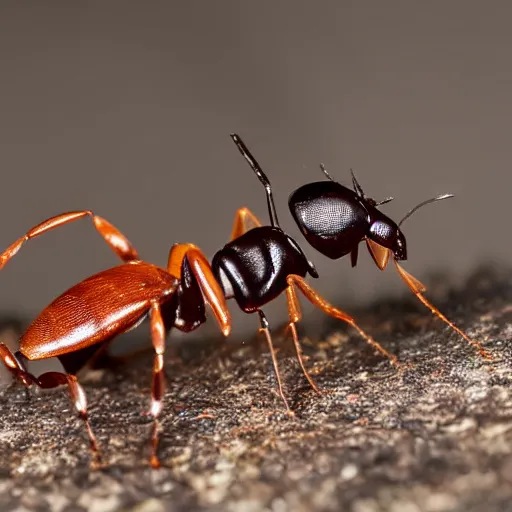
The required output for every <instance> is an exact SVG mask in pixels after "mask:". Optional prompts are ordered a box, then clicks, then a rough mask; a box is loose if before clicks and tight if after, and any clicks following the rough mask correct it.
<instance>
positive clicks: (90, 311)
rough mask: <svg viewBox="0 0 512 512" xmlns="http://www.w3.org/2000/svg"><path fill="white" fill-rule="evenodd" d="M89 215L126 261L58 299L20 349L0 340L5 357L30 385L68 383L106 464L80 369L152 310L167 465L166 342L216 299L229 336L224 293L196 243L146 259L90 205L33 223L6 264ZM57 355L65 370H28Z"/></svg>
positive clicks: (155, 392) (155, 407) (154, 460)
mask: <svg viewBox="0 0 512 512" xmlns="http://www.w3.org/2000/svg"><path fill="white" fill-rule="evenodd" d="M87 216H89V217H90V218H91V219H92V221H93V223H94V227H95V228H96V230H97V231H98V233H99V234H100V235H101V236H102V237H103V239H104V240H105V242H106V243H107V244H108V246H109V247H110V248H111V249H112V250H113V251H114V252H115V253H116V254H117V255H118V256H119V257H120V258H121V260H123V262H124V263H123V264H121V265H118V266H116V267H113V268H109V269H107V270H104V271H102V272H99V273H98V274H95V275H93V276H91V277H89V278H87V279H85V280H84V281H81V282H80V283H78V284H77V285H75V286H73V287H72V288H70V289H69V290H67V291H66V292H64V293H63V294H62V295H60V296H59V297H57V298H56V299H55V300H54V301H53V302H52V303H51V304H50V305H49V306H47V307H46V308H45V309H44V310H43V311H42V312H41V313H40V314H39V316H38V317H37V318H36V319H35V320H34V321H33V322H32V324H31V325H30V326H29V327H28V329H27V330H26V331H25V333H24V334H23V335H22V336H21V339H20V346H19V350H18V351H17V352H15V353H12V352H11V350H9V348H8V347H7V346H6V345H5V344H3V343H0V358H1V359H2V361H3V363H4V364H5V366H7V368H8V369H9V370H11V372H12V373H13V374H14V375H15V376H16V377H17V378H18V379H19V380H20V381H21V382H22V383H23V384H24V385H25V386H27V387H29V386H30V385H32V384H34V385H36V386H39V387H40V388H55V387H57V386H60V385H63V384H67V386H68V388H69V392H70V395H71V400H72V401H73V404H74V406H75V408H76V410H77V412H78V415H79V417H80V418H81V419H82V420H83V421H84V423H85V426H86V429H87V433H88V436H89V440H90V446H91V450H92V453H93V460H94V463H95V464H97V463H99V462H100V460H101V457H100V451H99V448H98V443H97V441H96V437H95V435H94V433H93V431H92V429H91V426H90V424H89V419H88V415H87V400H86V395H85V392H84V390H83V388H82V386H81V385H80V384H79V382H78V379H77V377H76V373H77V372H78V371H79V370H80V369H81V368H83V367H84V366H85V364H86V363H87V362H88V361H90V360H91V358H94V357H96V356H97V355H98V354H99V353H100V352H101V351H102V350H105V349H106V348H107V346H108V344H109V343H110V342H111V341H112V340H113V339H114V338H115V337H116V336H117V335H119V334H122V333H124V332H127V331H129V330H131V329H134V328H135V327H137V326H138V325H139V324H140V323H141V322H142V321H143V320H144V319H145V318H146V317H147V316H148V315H149V318H150V330H151V339H152V344H153V349H154V351H155V356H154V363H153V380H152V386H151V408H150V414H151V416H152V417H153V434H152V438H151V443H152V454H151V459H150V463H151V465H152V466H153V467H154V468H157V467H159V466H160V462H159V459H158V456H157V448H158V418H159V416H160V413H161V412H162V408H163V397H164V392H165V378H164V352H165V339H166V335H167V333H168V332H169V330H170V329H171V328H172V327H174V328H176V329H178V330H180V331H183V332H189V331H192V330H194V329H196V328H197V327H199V326H200V325H201V324H202V323H204V322H205V321H206V317H205V304H206V303H207V304H209V305H210V307H211V309H212V310H213V313H214V316H215V318H216V320H217V322H218V324H219V327H220V329H221V331H222V332H223V334H224V335H225V336H228V335H229V333H230V331H231V317H230V315H229V311H228V308H227V306H226V302H225V300H224V295H223V292H222V290H221V288H220V286H219V284H218V283H217V281H216V279H215V277H214V276H213V274H212V270H211V267H210V265H209V263H208V261H207V259H206V257H205V256H204V255H203V253H202V252H201V250H200V249H199V248H198V247H196V246H195V245H192V244H175V245H173V247H172V248H171V250H170V252H169V258H168V264H167V269H163V268H160V267H158V266H156V265H153V264H151V263H147V262H145V261H142V260H141V259H140V258H139V256H138V253H137V251H136V250H135V248H134V247H133V246H132V244H131V243H130V242H129V241H128V239H127V238H126V237H125V236H124V235H123V234H122V233H121V232H120V231H119V230H118V229H117V228H115V227H114V226H113V225H112V224H110V223H109V222H108V221H106V220H105V219H103V218H102V217H99V216H98V215H95V214H94V213H93V212H92V211H90V210H83V211H76V212H68V213H63V214H61V215H57V216H55V217H52V218H50V219H47V220H45V221H44V222H42V223H41V224H38V225H37V226H35V227H33V228H32V229H31V230H29V231H28V232H27V233H26V234H25V235H24V236H22V237H21V238H19V239H18V240H16V242H14V243H13V244H12V245H11V246H10V247H9V248H8V249H6V250H5V251H4V252H3V253H2V254H1V255H0V269H1V268H3V267H4V265H5V264H6V263H7V262H8V261H9V260H10V259H11V258H12V257H13V256H14V255H15V254H16V253H17V252H18V251H19V249H20V248H21V246H22V245H23V244H24V243H25V242H26V241H27V240H30V239H32V238H35V237H37V236H39V235H42V234H43V233H46V232H47V231H50V230H52V229H54V228H57V227H58V226H62V225H64V224H68V223H70V222H73V221H75V220H78V219H81V218H83V217H87ZM51 357H57V359H59V361H60V362H61V364H62V366H63V367H64V370H65V373H61V372H46V373H43V374H42V375H39V376H38V377H37V376H35V375H33V374H32V373H30V372H28V371H27V369H26V365H25V361H27V360H30V361H34V360H39V359H48V358H51Z"/></svg>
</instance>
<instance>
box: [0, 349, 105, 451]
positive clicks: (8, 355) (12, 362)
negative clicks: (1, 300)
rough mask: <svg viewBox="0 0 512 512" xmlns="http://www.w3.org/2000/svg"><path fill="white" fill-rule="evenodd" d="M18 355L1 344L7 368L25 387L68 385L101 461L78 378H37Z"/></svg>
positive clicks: (47, 375) (55, 374)
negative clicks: (32, 385)
mask: <svg viewBox="0 0 512 512" xmlns="http://www.w3.org/2000/svg"><path fill="white" fill-rule="evenodd" d="M18 354H19V353H17V354H13V353H12V352H11V351H10V350H9V348H8V347H7V346H6V345H4V344H3V343H1V344H0V358H1V359H2V361H3V363H4V364H5V366H7V368H9V370H11V371H12V372H13V373H14V375H15V376H16V377H17V378H19V379H20V380H21V381H22V382H23V383H24V384H25V386H27V387H28V386H30V385H31V384H35V385H36V386H38V387H40V388H42V389H49V388H56V387H57V386H61V385H63V384H67V386H68V388H69V392H70V395H71V401H72V402H73V405H74V406H75V409H76V410H77V412H78V416H79V417H80V419H82V420H83V422H84V423H85V427H86V429H87V434H88V436H89V441H90V446H91V451H92V453H93V456H94V458H95V460H96V461H98V460H99V459H100V453H99V449H98V443H97V441H96V436H95V435H94V433H93V431H92V429H91V425H90V423H89V418H88V415H87V398H86V395H85V391H84V389H83V388H82V386H81V385H80V384H79V382H78V379H77V378H76V376H75V375H72V374H67V373H60V372H46V373H43V374H42V375H40V376H39V377H36V376H35V375H32V374H31V373H29V372H28V371H27V370H26V369H25V366H24V365H23V363H22V362H21V361H20V359H21V358H22V357H23V356H22V355H21V354H19V355H20V357H17V355H18Z"/></svg>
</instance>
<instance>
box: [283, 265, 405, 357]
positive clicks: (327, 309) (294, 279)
mask: <svg viewBox="0 0 512 512" xmlns="http://www.w3.org/2000/svg"><path fill="white" fill-rule="evenodd" d="M286 280H287V282H288V284H289V285H290V286H296V287H297V288H298V289H299V290H300V291H301V292H302V293H303V294H304V296H305V297H306V299H308V300H309V302H311V304H313V305H314V306H316V307H317V308H319V309H321V310H322V311H323V312H324V313H326V314H327V315H329V316H332V317H334V318H337V319H338V320H342V321H343V322H346V323H348V324H350V325H351V326H352V327H353V328H354V329H355V330H356V331H357V332H358V333H359V334H360V335H361V336H362V337H363V338H364V339H365V341H366V342H367V343H368V344H369V345H371V346H372V347H374V348H375V349H377V350H378V351H379V352H380V353H381V354H382V355H384V356H385V357H387V358H388V359H389V360H390V361H391V363H393V365H395V366H400V363H399V362H398V359H397V357H396V356H395V355H393V354H391V353H389V352H388V351H387V350H386V349H385V348H384V347H382V346H381V345H380V344H379V343H377V342H376V341H375V340H374V339H373V338H372V337H371V336H370V335H369V334H367V333H366V332H365V331H363V329H361V327H359V325H357V323H356V321H355V320H354V319H353V318H352V317H351V316H349V315H347V314H346V313H344V312H343V311H341V310H340V309H337V308H335V307H334V306H333V305H332V304H329V302H327V301H326V300H325V299H324V298H322V297H321V296H320V295H318V293H317V292H316V291H315V290H314V289H313V288H311V286H309V284H308V283H307V282H306V281H305V279H304V278H303V277H301V276H298V275H293V274H292V275H289V276H288V277H287V279H286Z"/></svg>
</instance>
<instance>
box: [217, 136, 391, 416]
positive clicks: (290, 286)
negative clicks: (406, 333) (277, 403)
mask: <svg viewBox="0 0 512 512" xmlns="http://www.w3.org/2000/svg"><path fill="white" fill-rule="evenodd" d="M231 137H232V139H233V141H234V142H235V144H236V146H237V147H238V149H239V151H240V153H241V154H242V155H243V156H244V158H245V159H246V161H247V162H248V163H249V165H250V167H251V168H252V170H253V171H254V173H255V174H256V175H257V176H258V178H259V180H260V182H261V183H262V184H263V186H264V187H265V191H266V196H267V206H268V211H269V217H270V225H266V226H264V225H262V223H261V222H260V221H259V219H258V218H257V217H256V216H255V215H254V214H253V213H252V212H251V211H250V210H249V209H248V208H241V209H239V210H238V211H237V213H236V215H235V222H234V225H233V230H232V232H231V239H230V241H229V242H228V243H227V244H226V245H225V246H224V247H223V248H222V249H220V250H219V251H218V252H217V253H216V254H215V256H214V257H213V259H212V265H211V266H212V271H213V274H214V276H215V278H216V280H217V282H218V283H219V284H220V285H221V287H222V290H223V293H224V296H225V298H226V299H235V301H236V302H237V304H238V306H239V307H240V309H241V310H242V311H244V312H246V313H256V312H257V313H258V315H259V320H260V327H261V330H262V331H263V333H264V334H265V337H266V339H267V343H268V345H269V349H270V353H271V356H272V362H273V364H274V369H275V373H276V377H277V381H278V386H279V393H280V395H281V398H282V399H283V401H284V403H285V405H286V407H287V409H288V410H290V409H289V406H288V403H287V401H286V398H285V396H284V393H283V389H282V385H281V379H280V376H279V370H278V365H277V359H276V355H275V350H274V347H273V343H272V337H271V335H270V329H269V326H268V322H267V319H266V317H265V315H264V313H263V311H262V310H261V308H262V307H263V306H264V305H266V304H268V303H269V302H271V301H273V300H274V299H275V298H277V297H278V296H279V295H281V294H282V293H283V292H285V293H286V300H287V305H288V314H289V329H290V332H291V334H292V337H293V341H294V344H295V349H296V352H297V357H298V360H299V363H300V365H301V368H302V370H303V372H304V375H305V376H306V378H307V379H308V381H309V383H310V384H311V386H312V387H313V389H315V390H316V391H318V388H317V387H316V385H315V383H314V381H313V379H312V378H311V376H310V375H309V373H308V372H307V370H306V368H305V366H304V363H303V360H302V353H301V349H300V345H299V339H298V334H297V328H296V324H297V323H298V322H299V321H300V319H301V309H300V304H299V300H298V292H299V291H300V292H301V293H302V294H303V295H304V296H305V297H306V298H307V299H308V300H309V301H310V302H311V303H312V304H313V305H315V306H317V307H318V308H320V309H321V310H322V311H324V312H325V313H327V314H328V315H330V316H333V317H335V318H338V319H340V320H343V321H344V322H347V323H349V324H350V325H352V326H353V327H354V328H355V329H356V330H357V331H358V332H359V334H360V335H361V336H363V337H364V339H365V340H366V341H367V342H368V343H369V344H371V345H372V346H373V347H375V348H377V349H378V350H379V351H380V352H381V353H383V354H384V355H385V356H386V357H388V358H390V359H391V361H392V362H393V363H395V364H398V363H397V360H396V357H395V356H393V355H391V354H389V353H388V352H387V351H386V350H385V349H384V348H382V347H381V346H380V345H379V344H378V343H377V342H376V341H375V340H373V338H371V337H370V336H369V335H368V334H366V333H365V332H364V331H363V330H362V329H361V328H360V327H359V326H358V325H357V324H356V322H355V320H354V319H353V318H351V317H350V316H348V315H347V314H346V313H344V312H343V311H341V310H339V309H337V308H335V307H333V306H332V305H331V304H329V303H328V302H327V301H325V300H324V299H323V298H322V297H320V296H319V295H318V294H317V293H316V292H315V290H314V289H313V288H311V287H310V286H309V284H308V283H307V282H306V281H305V279H304V278H305V277H306V275H308V274H309V275H310V276H311V277H314V278H316V277H318V274H317V272H316V270H315V267H314V266H313V264H312V263H311V262H310V261H309V260H308V259H307V257H306V256H305V254H304V252H303V251H302V249H301V248H300V247H299V245H298V244H297V242H296V241H295V240H294V239H293V238H291V237H290V236H288V235H287V234H286V233H285V232H284V231H283V230H282V229H281V227H280V226H279V221H278V218H277V212H276V208H275V205H274V199H273V196H272V188H271V185H270V182H269V180H268V178H267V176H266V175H265V174H264V172H263V170H262V169H261V167H260V166H259V164H258V162H257V161H256V160H255V158H254V157H253V156H252V154H251V153H250V151H249V149H248V148H247V146H246V145H245V144H244V142H243V141H242V140H241V138H240V137H239V136H238V135H236V134H232V135H231Z"/></svg>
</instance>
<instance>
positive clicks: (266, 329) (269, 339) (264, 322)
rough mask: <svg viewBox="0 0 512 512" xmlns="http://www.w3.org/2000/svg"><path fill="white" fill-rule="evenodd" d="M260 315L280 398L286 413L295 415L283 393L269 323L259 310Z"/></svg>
mask: <svg viewBox="0 0 512 512" xmlns="http://www.w3.org/2000/svg"><path fill="white" fill-rule="evenodd" d="M257 311H258V314H259V316H260V330H261V331H263V333H264V334H265V338H266V339H267V343H268V348H269V350H270V355H271V356H272V364H273V365H274V371H275V373H276V378H277V386H278V389H279V396H280V397H281V398H282V400H283V402H284V405H285V407H286V411H287V413H288V414H289V415H293V411H292V410H291V409H290V406H289V405H288V401H287V400H286V397H285V396H284V392H283V384H282V382H281V375H280V374H279V366H278V364H277V358H276V351H275V349H274V344H273V343H272V336H271V335H270V329H269V327H268V321H267V318H266V317H265V314H264V313H263V311H261V309H258V310H257Z"/></svg>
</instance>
